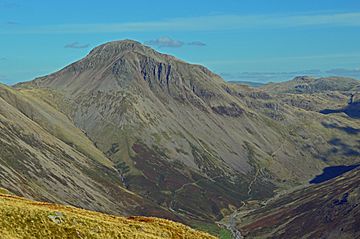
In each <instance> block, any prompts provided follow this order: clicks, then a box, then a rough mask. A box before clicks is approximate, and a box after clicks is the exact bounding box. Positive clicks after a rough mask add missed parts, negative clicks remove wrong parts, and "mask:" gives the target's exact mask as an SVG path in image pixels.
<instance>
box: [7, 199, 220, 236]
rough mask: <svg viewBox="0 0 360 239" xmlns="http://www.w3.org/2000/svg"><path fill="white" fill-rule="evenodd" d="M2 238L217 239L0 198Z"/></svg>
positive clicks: (145, 220)
mask: <svg viewBox="0 0 360 239" xmlns="http://www.w3.org/2000/svg"><path fill="white" fill-rule="evenodd" d="M0 234H1V238H3V239H15V238H27V239H32V238H34V239H35V238H52V239H53V238H54V239H56V238H59V239H60V238H62V239H63V238H94V239H97V238H99V239H105V238H139V239H140V238H154V239H155V238H156V239H158V238H179V239H180V238H199V239H201V238H209V239H210V238H215V237H213V236H210V235H209V234H206V233H203V232H199V231H196V230H194V229H191V228H190V227H187V226H185V225H182V224H180V223H175V222H171V221H169V220H165V219H159V218H151V217H129V218H125V217H116V216H111V215H106V214H102V213H97V212H92V211H87V210H83V209H79V208H75V207H70V206H61V205H56V204H50V203H43V202H35V201H31V200H27V199H24V198H21V197H17V196H13V195H6V194H0Z"/></svg>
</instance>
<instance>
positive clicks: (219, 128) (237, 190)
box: [17, 41, 360, 221]
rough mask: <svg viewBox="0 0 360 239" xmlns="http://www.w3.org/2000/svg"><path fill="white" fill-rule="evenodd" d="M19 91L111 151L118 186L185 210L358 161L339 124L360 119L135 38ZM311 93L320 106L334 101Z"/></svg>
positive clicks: (194, 212) (220, 209) (198, 214)
mask: <svg viewBox="0 0 360 239" xmlns="http://www.w3.org/2000/svg"><path fill="white" fill-rule="evenodd" d="M17 90H18V91H20V92H27V94H29V95H31V96H32V97H35V98H37V97H41V99H42V100H44V101H46V102H48V103H49V104H51V105H52V106H53V107H54V108H56V109H58V110H60V111H61V112H62V113H63V114H66V115H67V116H68V117H69V118H70V119H71V121H73V122H74V124H75V125H76V126H77V127H78V128H80V129H81V130H82V131H83V132H85V134H86V136H87V137H88V138H89V139H91V141H92V142H93V143H94V145H95V147H96V148H97V149H98V150H100V151H101V152H102V153H104V154H105V155H106V157H107V158H109V159H111V162H112V163H113V164H114V167H115V168H116V170H117V171H118V172H119V173H120V179H121V182H122V184H123V186H124V187H126V188H127V189H128V190H130V191H132V192H135V193H137V194H139V195H141V196H142V197H143V198H147V199H149V200H151V201H152V202H153V203H156V204H158V205H159V206H161V207H163V208H168V209H169V210H170V211H172V212H176V214H177V215H179V216H182V217H187V218H193V219H201V220H206V221H215V220H218V219H220V218H221V217H222V216H223V215H225V214H227V213H229V212H230V211H232V210H233V209H234V208H235V207H238V206H240V205H242V203H241V201H243V200H247V199H256V200H260V199H265V198H268V197H270V196H272V195H273V191H274V190H276V189H278V188H282V187H289V186H293V185H297V184H300V183H302V182H304V181H307V180H308V179H309V178H311V177H312V176H314V175H315V174H317V173H318V172H319V171H320V169H321V168H322V167H324V166H325V165H329V164H330V165H331V164H336V163H345V162H346V163H349V162H354V161H356V160H357V157H356V155H355V154H353V155H349V154H347V152H346V150H347V149H348V148H350V147H355V145H357V144H358V141H357V140H358V139H357V137H356V135H354V134H349V133H347V132H346V131H344V130H342V129H346V128H348V127H351V128H359V127H360V126H359V124H358V122H356V121H353V120H348V119H347V120H342V119H341V118H339V117H338V116H326V115H323V114H320V113H318V112H316V111H315V110H314V109H312V108H309V109H306V103H304V104H305V105H303V104H298V101H295V103H294V104H293V105H291V104H289V103H288V102H284V101H283V99H282V98H281V97H278V96H276V95H273V94H272V93H268V92H266V91H264V90H263V89H259V90H252V89H248V88H246V87H242V86H237V85H232V84H227V83H226V82H224V81H223V80H222V79H221V78H220V77H219V76H217V75H215V74H213V73H211V72H210V71H209V70H207V69H206V68H204V67H202V66H198V65H191V64H188V63H185V62H183V61H180V60H178V59H176V58H174V57H171V56H168V55H164V54H161V53H158V52H155V51H154V50H152V49H150V48H148V47H145V46H143V45H141V44H139V43H137V42H133V41H119V42H112V43H108V44H105V45H102V46H99V47H97V48H95V49H94V50H93V51H91V52H90V53H89V55H88V56H87V57H85V58H84V59H82V60H80V61H78V62H76V63H74V64H72V65H70V66H68V67H66V68H64V69H63V70H61V71H59V72H57V73H54V74H51V75H49V76H45V77H42V78H39V79H36V80H34V81H32V82H28V83H23V84H19V85H17ZM49 92H53V95H57V98H56V100H55V101H54V100H53V98H54V97H53V95H52V94H50V93H49ZM40 93H41V94H40ZM39 95H40V96H39ZM289 97H291V96H289ZM317 97H318V99H317V101H316V102H318V103H316V107H319V105H320V103H321V102H325V103H324V104H327V103H328V102H330V101H329V100H328V98H326V97H324V96H323V95H321V94H320V95H318V96H317ZM334 138H337V139H340V141H341V142H342V144H340V145H339V144H338V145H334V141H333V139H334ZM336 142H339V141H336ZM344 145H345V146H344ZM341 147H342V148H341Z"/></svg>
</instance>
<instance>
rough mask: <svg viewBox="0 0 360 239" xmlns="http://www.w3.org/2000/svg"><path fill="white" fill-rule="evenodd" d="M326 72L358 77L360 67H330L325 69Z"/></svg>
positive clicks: (359, 75) (359, 76)
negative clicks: (330, 68)
mask: <svg viewBox="0 0 360 239" xmlns="http://www.w3.org/2000/svg"><path fill="white" fill-rule="evenodd" d="M326 73H327V74H330V75H336V76H349V77H356V78H359V79H360V68H357V69H344V68H338V69H332V70H328V71H326Z"/></svg>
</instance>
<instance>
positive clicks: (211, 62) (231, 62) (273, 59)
mask: <svg viewBox="0 0 360 239" xmlns="http://www.w3.org/2000/svg"><path fill="white" fill-rule="evenodd" d="M359 57H360V52H359V53H356V52H353V53H344V54H324V55H304V56H279V57H269V58H262V59H246V60H245V59H239V60H237V59H234V60H209V61H204V62H202V63H203V64H206V65H221V66H224V65H239V64H248V63H273V62H288V61H291V62H297V61H303V60H326V59H332V60H344V59H354V60H357V59H358V58H359Z"/></svg>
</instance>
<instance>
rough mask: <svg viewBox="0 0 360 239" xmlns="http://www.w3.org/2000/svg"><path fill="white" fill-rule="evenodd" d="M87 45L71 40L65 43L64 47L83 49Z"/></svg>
mask: <svg viewBox="0 0 360 239" xmlns="http://www.w3.org/2000/svg"><path fill="white" fill-rule="evenodd" d="M89 46H90V44H81V43H79V42H72V43H69V44H66V45H65V46H64V47H65V48H72V49H84V48H88V47H89Z"/></svg>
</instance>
